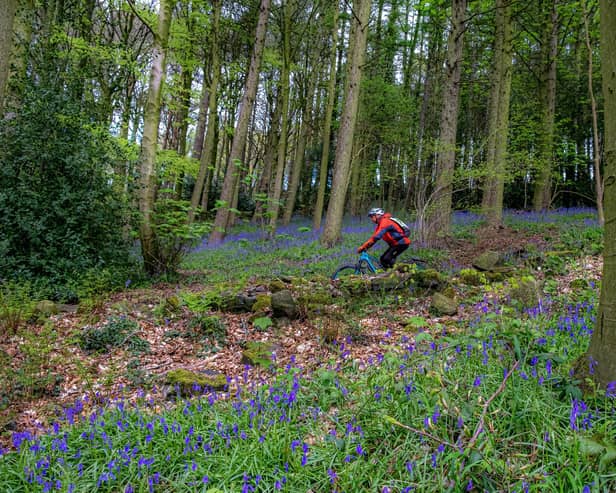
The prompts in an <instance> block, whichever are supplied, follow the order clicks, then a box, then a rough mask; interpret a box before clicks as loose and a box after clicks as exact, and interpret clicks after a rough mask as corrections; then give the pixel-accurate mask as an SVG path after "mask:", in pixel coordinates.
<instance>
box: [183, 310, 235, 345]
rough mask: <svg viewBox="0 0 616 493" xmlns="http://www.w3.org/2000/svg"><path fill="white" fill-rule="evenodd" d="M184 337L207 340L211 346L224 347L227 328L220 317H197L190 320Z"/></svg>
mask: <svg viewBox="0 0 616 493" xmlns="http://www.w3.org/2000/svg"><path fill="white" fill-rule="evenodd" d="M186 335H187V336H188V337H190V338H191V339H198V340H207V341H210V342H211V343H212V344H214V343H215V344H220V345H224V343H225V340H226V338H227V327H226V326H225V323H224V322H223V321H222V320H221V319H220V317H217V316H214V315H197V316H196V317H193V318H191V319H190V322H189V323H188V329H187V331H186Z"/></svg>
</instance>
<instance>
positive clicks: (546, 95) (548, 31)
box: [533, 0, 558, 211]
mask: <svg viewBox="0 0 616 493" xmlns="http://www.w3.org/2000/svg"><path fill="white" fill-rule="evenodd" d="M549 1H550V3H551V5H550V10H549V12H548V14H547V17H546V20H545V24H544V29H543V36H542V42H541V52H542V60H541V61H542V64H543V66H542V75H541V85H540V90H539V93H540V95H541V105H542V114H541V135H540V136H539V144H538V147H539V156H538V157H539V170H538V173H537V177H536V180H535V189H534V193H533V209H534V210H535V211H542V210H545V209H547V208H548V207H550V203H551V201H552V170H553V168H554V163H553V161H554V121H555V118H554V117H555V114H556V55H557V52H558V12H557V10H556V5H557V1H558V0H549Z"/></svg>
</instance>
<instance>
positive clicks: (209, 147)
mask: <svg viewBox="0 0 616 493" xmlns="http://www.w3.org/2000/svg"><path fill="white" fill-rule="evenodd" d="M212 3H213V7H214V11H213V12H212V44H211V46H210V50H211V69H212V78H211V81H210V86H209V88H208V90H207V93H208V97H207V100H208V102H207V132H206V135H205V139H203V138H201V140H202V146H199V148H198V154H199V172H198V173H197V179H196V180H195V187H194V188H193V192H192V196H191V198H190V209H189V213H188V214H189V216H188V217H189V221H192V220H193V218H194V214H195V209H196V208H197V207H198V206H199V204H200V203H202V201H201V199H202V196H203V195H206V194H207V193H208V191H209V185H210V177H211V176H212V170H211V168H212V167H213V164H214V163H213V157H214V155H215V152H214V151H215V147H216V126H217V125H218V119H217V111H218V98H217V93H218V81H219V80H220V55H219V50H220V46H219V27H220V13H221V7H222V1H221V0H214V1H213V2H212ZM204 79H205V73H204ZM203 85H204V87H205V80H204V81H203ZM203 99H204V97H202V103H201V104H202V105H203ZM204 113H205V112H204ZM203 120H206V118H203ZM199 122H200V123H201V116H200V117H199ZM197 133H199V130H198V132H197ZM198 139H199V136H198V135H197V137H195V140H198ZM195 151H196V149H195V148H193V153H194V152H195ZM194 157H196V156H194ZM203 203H204V204H205V207H203V209H204V210H206V209H207V197H206V198H205V200H204V201H203Z"/></svg>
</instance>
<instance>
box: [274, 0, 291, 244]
mask: <svg viewBox="0 0 616 493" xmlns="http://www.w3.org/2000/svg"><path fill="white" fill-rule="evenodd" d="M291 6H292V2H291V0H285V2H284V7H283V8H284V17H283V21H282V71H281V74H280V95H281V97H280V101H281V105H282V108H281V110H280V111H281V118H280V138H279V139H278V150H277V153H276V174H275V175H274V187H273V189H272V195H271V196H270V200H269V208H268V213H269V229H270V234H272V235H273V234H274V233H275V231H276V226H277V223H278V214H279V212H280V207H281V204H280V201H281V197H282V181H283V178H284V170H285V165H286V162H287V140H288V133H289V132H288V128H289V99H290V98H289V94H290V91H291V87H290V77H291Z"/></svg>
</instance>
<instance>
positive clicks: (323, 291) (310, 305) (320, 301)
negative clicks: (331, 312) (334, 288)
mask: <svg viewBox="0 0 616 493" xmlns="http://www.w3.org/2000/svg"><path fill="white" fill-rule="evenodd" d="M333 303H334V298H333V296H332V292H331V290H329V289H327V288H325V287H323V285H310V286H302V289H301V292H300V294H299V295H298V297H297V304H298V305H299V309H300V311H301V312H302V313H303V314H304V315H305V316H307V317H311V316H313V315H314V314H319V313H323V311H324V310H325V307H327V306H328V305H331V304H333Z"/></svg>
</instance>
